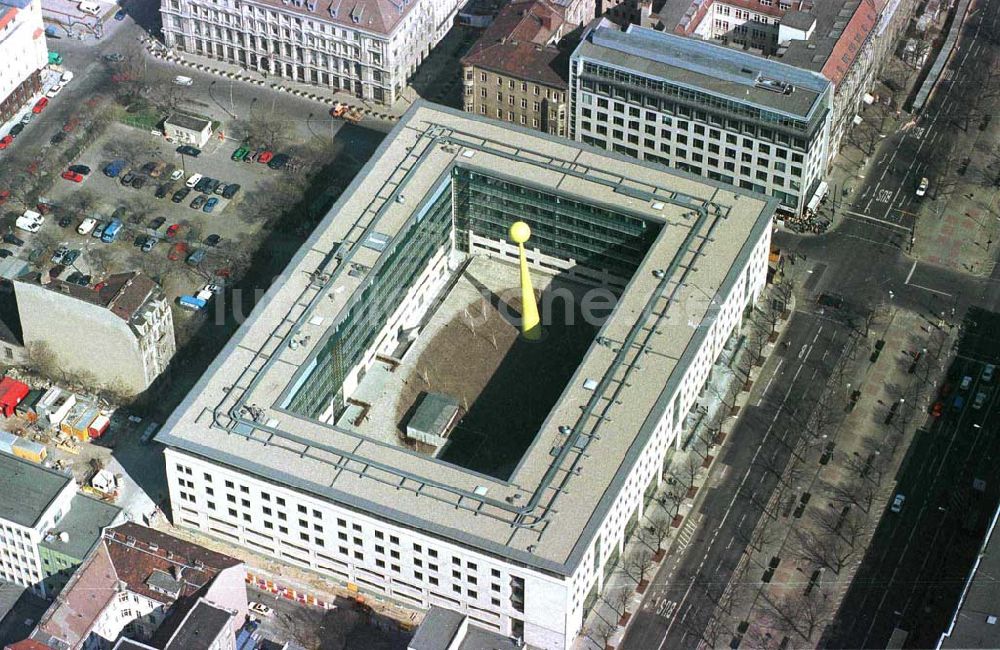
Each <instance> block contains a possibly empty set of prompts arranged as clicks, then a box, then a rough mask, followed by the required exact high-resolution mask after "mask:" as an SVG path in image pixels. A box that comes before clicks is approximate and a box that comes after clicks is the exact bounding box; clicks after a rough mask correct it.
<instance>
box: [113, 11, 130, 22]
mask: <svg viewBox="0 0 1000 650" xmlns="http://www.w3.org/2000/svg"><path fill="white" fill-rule="evenodd" d="M127 15H128V14H126V13H125V10H124V9H119V10H118V11H116V12H115V20H125V16H127Z"/></svg>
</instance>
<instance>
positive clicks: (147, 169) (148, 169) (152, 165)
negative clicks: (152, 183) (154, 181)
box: [139, 161, 156, 175]
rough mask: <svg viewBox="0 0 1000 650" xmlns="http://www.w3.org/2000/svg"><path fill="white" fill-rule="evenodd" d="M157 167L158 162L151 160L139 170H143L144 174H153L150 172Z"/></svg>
mask: <svg viewBox="0 0 1000 650" xmlns="http://www.w3.org/2000/svg"><path fill="white" fill-rule="evenodd" d="M155 168H156V163H155V162H152V161H150V162H148V163H146V164H145V165H143V166H142V167H141V168H140V169H139V171H140V172H142V173H143V174H147V175H151V174H150V172H152V171H153V169H155Z"/></svg>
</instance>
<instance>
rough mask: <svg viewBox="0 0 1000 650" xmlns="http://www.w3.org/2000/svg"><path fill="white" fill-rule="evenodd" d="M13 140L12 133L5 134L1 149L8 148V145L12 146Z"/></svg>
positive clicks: (0, 143)
mask: <svg viewBox="0 0 1000 650" xmlns="http://www.w3.org/2000/svg"><path fill="white" fill-rule="evenodd" d="M13 141H14V136H12V135H5V136H4V137H2V138H0V149H6V148H7V147H9V146H10V143H11V142H13Z"/></svg>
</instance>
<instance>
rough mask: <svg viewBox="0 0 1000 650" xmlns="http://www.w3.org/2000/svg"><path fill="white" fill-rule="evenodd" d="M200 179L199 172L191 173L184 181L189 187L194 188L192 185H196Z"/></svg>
mask: <svg viewBox="0 0 1000 650" xmlns="http://www.w3.org/2000/svg"><path fill="white" fill-rule="evenodd" d="M201 179H202V176H201V174H191V177H190V178H188V179H187V183H185V185H187V186H188V187H190V188H191V189H194V186H195V185H197V184H198V181H200V180H201Z"/></svg>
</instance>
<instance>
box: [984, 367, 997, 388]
mask: <svg viewBox="0 0 1000 650" xmlns="http://www.w3.org/2000/svg"><path fill="white" fill-rule="evenodd" d="M996 371H997V367H996V366H994V365H993V364H992V363H987V364H986V366H984V367H983V383H984V384H988V383H990V382H991V381H993V375H994V373H996Z"/></svg>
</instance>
